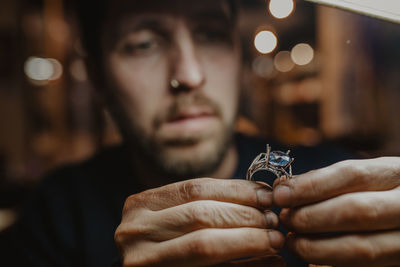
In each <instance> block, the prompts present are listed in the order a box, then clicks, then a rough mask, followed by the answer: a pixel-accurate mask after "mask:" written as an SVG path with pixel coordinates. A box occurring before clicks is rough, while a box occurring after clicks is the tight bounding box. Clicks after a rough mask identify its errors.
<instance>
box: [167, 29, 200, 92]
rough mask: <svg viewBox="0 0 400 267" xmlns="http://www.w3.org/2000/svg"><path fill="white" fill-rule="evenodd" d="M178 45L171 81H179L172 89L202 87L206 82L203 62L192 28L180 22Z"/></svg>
mask: <svg viewBox="0 0 400 267" xmlns="http://www.w3.org/2000/svg"><path fill="white" fill-rule="evenodd" d="M175 38H176V47H175V49H176V50H175V51H176V53H174V56H173V57H172V58H171V65H172V74H171V81H173V80H174V81H175V82H177V83H176V85H178V86H173V87H172V88H171V89H172V90H173V91H174V92H176V91H182V90H184V91H190V90H193V89H196V88H199V87H201V86H202V85H203V84H204V82H205V75H204V69H203V65H202V62H201V61H200V59H199V55H198V53H197V49H196V45H195V42H194V40H193V38H192V36H191V33H190V30H189V29H188V28H187V27H185V25H182V24H180V25H179V26H178V27H177V31H176V37H175Z"/></svg>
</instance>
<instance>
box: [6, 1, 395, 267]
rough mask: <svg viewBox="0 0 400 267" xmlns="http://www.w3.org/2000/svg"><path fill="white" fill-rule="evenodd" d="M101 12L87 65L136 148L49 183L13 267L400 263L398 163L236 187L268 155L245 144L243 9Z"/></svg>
mask: <svg viewBox="0 0 400 267" xmlns="http://www.w3.org/2000/svg"><path fill="white" fill-rule="evenodd" d="M84 2H85V1H83V3H81V4H83V5H84V4H85V3H84ZM88 7H89V9H85V8H82V9H81V12H80V14H81V19H82V21H83V23H82V29H83V30H82V32H83V34H84V35H83V36H84V42H85V44H87V48H88V65H89V68H90V71H91V75H92V79H93V81H94V82H95V84H96V85H97V88H99V90H100V93H101V94H102V95H103V97H104V99H105V100H106V101H107V104H108V106H109V108H110V110H111V112H112V114H113V115H114V118H115V119H116V121H117V122H118V125H119V127H120V130H121V132H122V134H123V136H124V145H123V146H122V147H118V148H112V149H110V150H108V151H104V152H102V153H100V154H99V155H97V156H96V157H95V158H93V159H91V160H89V161H87V162H85V163H82V164H77V165H75V166H70V167H66V168H63V169H62V170H59V171H56V172H54V173H53V174H52V175H50V178H49V179H47V180H46V181H45V183H44V184H43V185H42V186H41V187H40V188H39V190H38V192H37V193H36V194H35V195H34V197H33V198H32V200H31V201H30V202H29V203H28V204H27V206H26V208H25V210H24V212H23V213H22V216H21V219H20V223H19V224H18V225H17V226H16V228H15V229H17V231H18V232H14V237H13V239H12V240H10V243H9V246H10V247H12V248H13V249H12V250H10V249H9V251H12V254H9V255H13V256H14V263H17V262H18V261H23V263H24V264H25V266H111V265H112V264H119V263H120V264H122V265H123V266H211V265H217V264H226V265H229V264H233V265H239V264H246V265H247V266H253V265H254V266H258V265H260V264H265V265H267V266H268V265H274V264H279V263H282V258H280V257H278V256H276V255H278V253H280V252H281V251H282V248H283V247H284V242H286V245H287V247H288V248H289V249H290V250H291V251H292V252H293V254H288V253H287V252H285V251H284V252H282V253H281V254H280V255H281V256H283V258H284V260H285V261H286V262H287V264H288V265H293V266H298V265H304V264H305V263H304V262H301V261H299V260H298V259H297V258H296V257H295V256H294V254H297V255H298V256H299V257H300V258H302V259H303V260H305V261H306V262H308V263H314V264H329V265H363V266H368V265H371V266H386V265H398V264H400V257H399V256H398V255H400V253H399V252H400V241H399V240H400V238H399V235H400V232H399V231H398V230H397V229H398V228H399V226H400V221H399V220H398V217H399V215H400V204H399V203H400V201H398V200H399V197H400V195H399V190H398V189H397V187H398V186H399V184H400V160H399V158H381V159H375V160H365V161H344V162H340V163H337V164H335V165H331V166H329V167H326V168H323V169H319V170H315V171H312V172H308V173H305V174H302V175H299V176H297V177H295V178H294V179H289V180H287V179H277V180H276V182H275V184H274V190H273V191H272V192H271V191H270V190H269V189H268V187H267V186H265V185H264V184H262V183H254V182H248V181H243V180H240V179H237V180H234V179H231V178H243V177H244V175H245V172H246V169H247V167H248V166H249V164H250V163H251V161H252V159H253V158H254V157H255V156H256V155H257V154H258V153H260V152H263V150H264V149H265V144H266V143H265V142H264V141H259V140H258V141H257V140H252V139H249V138H246V137H244V136H240V135H234V134H233V125H234V123H235V119H236V114H237V108H238V101H239V79H240V65H241V61H240V58H241V55H240V46H239V39H238V32H237V28H236V24H235V23H236V20H235V7H234V5H233V4H232V2H231V1H228V0H221V1H214V0H203V1H187V0H171V1H161V0H158V1H157V0H153V1H140V0H136V1H135V0H131V1H128V0H118V1H98V2H96V10H95V11H94V10H92V9H91V8H94V7H93V6H90V5H89V6H88ZM88 11H91V12H92V14H91V16H90V20H87V17H88V15H89V13H88ZM85 17H86V19H85ZM272 146H273V148H275V147H277V146H278V145H277V144H272ZM292 153H293V154H294V155H295V157H296V160H295V162H294V163H293V167H294V170H295V173H304V172H306V171H309V170H312V169H317V168H319V167H322V166H327V165H329V164H331V163H333V162H335V161H338V160H341V159H344V158H345V157H346V156H345V155H344V154H343V153H341V152H340V151H339V150H335V149H333V148H330V147H319V148H315V149H305V148H301V149H294V150H293V152H292ZM195 177H209V178H196V179H193V178H195ZM210 177H211V178H210ZM273 206H278V207H281V208H283V210H282V211H281V212H280V214H279V217H278V216H277V215H275V214H274V213H272V212H270V211H268V209H270V208H272V207H273ZM121 211H122V217H121ZM278 212H279V211H278ZM279 223H281V224H283V225H284V226H286V227H287V228H288V229H289V230H290V231H292V233H291V234H289V235H288V236H287V237H286V236H285V235H284V234H283V233H282V232H281V231H279V230H276V229H277V227H278V224H279ZM114 239H115V243H114ZM117 247H118V249H119V253H117ZM15 257H18V258H15ZM118 262H119V263H118ZM257 264H258V265H257Z"/></svg>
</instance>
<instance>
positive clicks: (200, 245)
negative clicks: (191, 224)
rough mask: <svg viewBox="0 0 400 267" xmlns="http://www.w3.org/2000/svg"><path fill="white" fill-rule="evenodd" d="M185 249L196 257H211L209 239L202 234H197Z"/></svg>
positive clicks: (211, 250)
mask: <svg viewBox="0 0 400 267" xmlns="http://www.w3.org/2000/svg"><path fill="white" fill-rule="evenodd" d="M187 249H188V252H189V254H191V255H196V256H198V257H212V256H213V254H214V252H213V251H214V250H213V249H212V244H211V243H210V240H208V238H207V237H206V236H204V235H198V236H197V238H196V239H195V240H193V242H191V243H190V244H189V245H188V247H187Z"/></svg>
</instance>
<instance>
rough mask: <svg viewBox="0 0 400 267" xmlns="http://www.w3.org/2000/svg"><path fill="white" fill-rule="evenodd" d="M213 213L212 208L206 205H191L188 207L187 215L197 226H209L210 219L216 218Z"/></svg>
mask: <svg viewBox="0 0 400 267" xmlns="http://www.w3.org/2000/svg"><path fill="white" fill-rule="evenodd" d="M214 213H215V212H214V209H213V208H211V207H208V206H207V205H193V206H191V208H190V209H189V214H190V215H189V216H190V217H191V218H192V219H191V221H192V223H193V225H195V226H196V227H197V228H204V227H208V226H211V223H210V220H211V219H213V220H216V219H217V216H214Z"/></svg>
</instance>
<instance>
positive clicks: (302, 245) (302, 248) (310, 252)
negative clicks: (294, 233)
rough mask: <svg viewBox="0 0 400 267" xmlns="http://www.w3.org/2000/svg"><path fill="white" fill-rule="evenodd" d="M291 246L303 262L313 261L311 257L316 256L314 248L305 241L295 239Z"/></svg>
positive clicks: (316, 252)
mask: <svg viewBox="0 0 400 267" xmlns="http://www.w3.org/2000/svg"><path fill="white" fill-rule="evenodd" d="M293 246H294V250H295V251H296V253H297V254H298V255H299V256H300V257H301V258H303V259H305V260H313V258H311V257H315V256H317V255H318V251H316V248H315V247H314V246H313V245H312V244H311V242H309V241H308V240H307V239H303V238H300V239H296V241H294V244H293Z"/></svg>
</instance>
